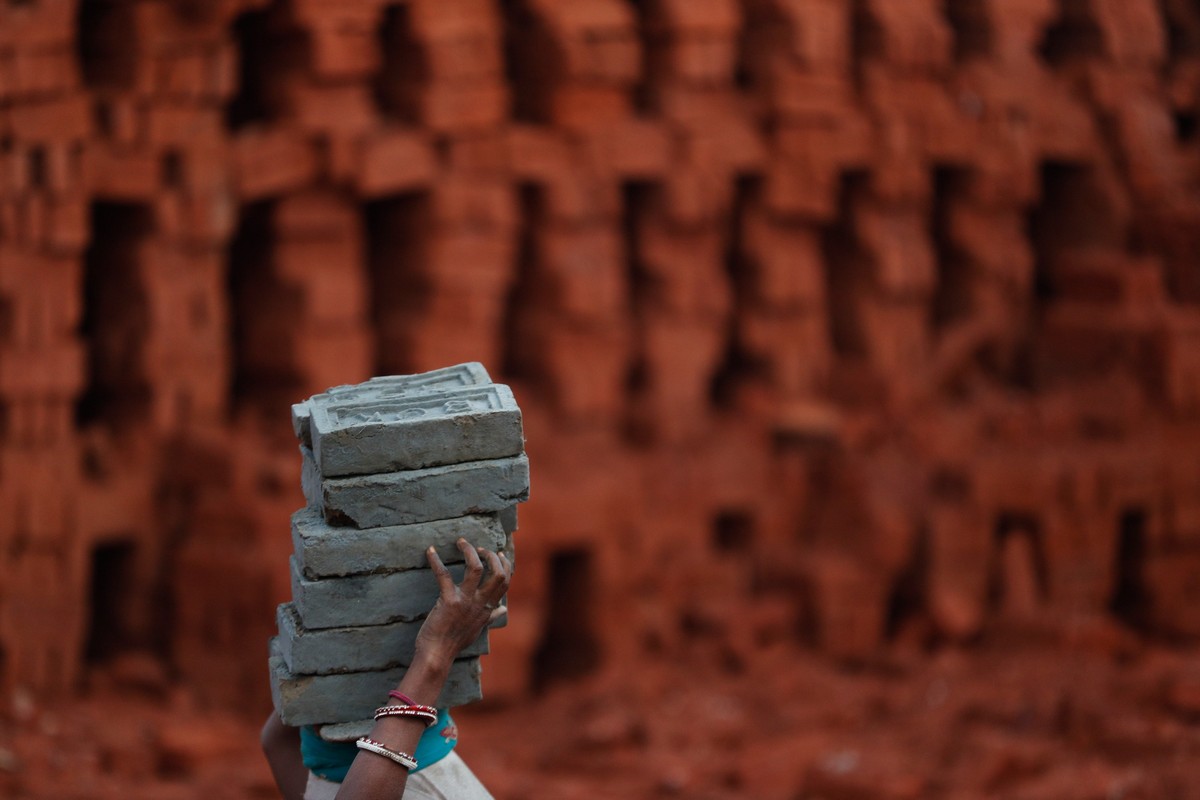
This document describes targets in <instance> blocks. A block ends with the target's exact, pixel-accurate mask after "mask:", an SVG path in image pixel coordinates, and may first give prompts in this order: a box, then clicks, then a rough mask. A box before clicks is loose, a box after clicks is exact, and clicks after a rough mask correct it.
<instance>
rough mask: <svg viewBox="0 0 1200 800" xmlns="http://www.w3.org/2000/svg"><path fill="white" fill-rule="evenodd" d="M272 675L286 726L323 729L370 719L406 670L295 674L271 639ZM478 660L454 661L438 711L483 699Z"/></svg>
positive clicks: (273, 697) (274, 695) (275, 699)
mask: <svg viewBox="0 0 1200 800" xmlns="http://www.w3.org/2000/svg"><path fill="white" fill-rule="evenodd" d="M268 664H269V667H270V671H271V700H272V702H273V703H274V704H275V710H276V711H277V712H279V717H280V719H282V720H283V722H284V724H285V725H292V726H297V725H322V724H325V723H334V722H354V721H356V720H362V719H367V718H369V717H371V716H372V715H373V714H374V712H375V709H376V708H378V707H379V706H381V705H383V704H384V703H385V702H387V693H388V692H389V691H390V690H392V689H394V688H396V685H397V684H398V683H399V682H400V679H401V678H403V677H404V673H405V668H404V667H395V668H393V669H389V670H380V671H373V672H347V673H342V674H340V675H297V674H294V673H292V672H291V671H290V670H288V668H287V664H285V663H284V661H283V657H282V656H281V655H280V654H279V650H278V643H277V642H276V641H275V640H274V639H272V640H271V655H270V658H269V660H268ZM480 675H481V667H480V664H479V659H478V658H467V659H462V660H459V661H455V662H454V664H453V666H451V668H450V677H449V679H448V680H447V681H446V685H445V686H444V687H443V689H442V693H441V695H440V696H439V697H438V699H437V706H438V707H439V708H452V707H454V706H461V705H466V704H467V703H473V702H475V701H476V700H479V699H480V698H482V697H483V689H482V686H481V685H480Z"/></svg>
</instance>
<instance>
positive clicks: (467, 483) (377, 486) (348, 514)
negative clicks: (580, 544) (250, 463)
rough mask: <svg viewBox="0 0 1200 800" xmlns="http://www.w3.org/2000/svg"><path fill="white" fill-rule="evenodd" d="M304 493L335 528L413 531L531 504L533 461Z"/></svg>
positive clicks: (346, 483) (331, 483)
mask: <svg viewBox="0 0 1200 800" xmlns="http://www.w3.org/2000/svg"><path fill="white" fill-rule="evenodd" d="M305 457H306V458H307V457H308V454H305ZM306 469H307V468H306ZM303 488H304V492H305V497H306V499H307V500H308V504H309V505H310V506H313V507H319V508H321V509H322V510H323V511H324V514H325V519H326V520H328V521H329V522H331V523H333V524H334V525H345V524H349V525H353V526H354V527H357V528H378V527H382V526H384V525H408V524H412V523H414V522H428V521H429V520H435V519H450V518H452V517H461V516H466V515H469V514H486V513H492V512H497V511H502V510H503V509H506V508H508V507H509V506H511V505H513V504H514V503H520V502H523V501H525V500H527V499H528V498H529V460H528V459H527V458H526V457H525V456H524V455H523V454H522V455H519V456H515V457H513V458H498V459H492V460H489V461H472V462H469V463H466V464H449V465H446V466H441V467H430V468H428V469H414V470H406V471H404V472H385V473H381V474H378V475H357V476H354V477H350V478H323V479H322V480H321V482H320V486H319V490H318V488H317V487H314V486H313V485H312V482H311V481H305V482H304V485H303Z"/></svg>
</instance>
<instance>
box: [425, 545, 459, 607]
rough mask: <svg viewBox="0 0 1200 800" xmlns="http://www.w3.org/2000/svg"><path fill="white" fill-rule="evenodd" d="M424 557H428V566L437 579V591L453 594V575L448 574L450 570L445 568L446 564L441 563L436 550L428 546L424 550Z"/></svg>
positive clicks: (443, 593)
mask: <svg viewBox="0 0 1200 800" xmlns="http://www.w3.org/2000/svg"><path fill="white" fill-rule="evenodd" d="M425 557H426V558H427V559H429V568H430V569H431V570H433V577H434V578H436V579H437V583H438V591H440V592H441V593H442V595H443V596H446V595H447V594H449V595H451V596H453V594H454V576H453V575H451V574H450V570H448V569H446V565H445V564H443V563H442V558H441V556H439V555H438V554H437V550H435V549H434V548H432V547H430V548H429V549H428V550H426V551H425Z"/></svg>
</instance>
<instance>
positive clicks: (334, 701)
mask: <svg viewBox="0 0 1200 800" xmlns="http://www.w3.org/2000/svg"><path fill="white" fill-rule="evenodd" d="M292 422H293V426H294V428H295V432H296V436H297V438H298V439H299V440H300V451H301V454H302V456H303V469H302V473H301V483H302V485H303V488H304V496H305V499H306V502H307V505H306V507H305V508H302V509H300V510H299V511H297V512H296V513H295V514H293V515H292V541H293V544H294V547H295V551H294V554H293V556H292V559H291V573H292V602H291V603H285V604H283V605H281V606H280V607H279V611H278V622H279V635H278V636H277V637H275V638H274V639H272V640H271V648H270V669H271V691H272V698H273V700H274V703H275V708H276V710H277V711H278V712H279V715H280V717H281V718H282V719H283V721H284V722H285V723H286V724H288V725H310V724H328V723H350V725H348V726H341V727H346V728H348V729H349V730H350V731H351V734H353V733H356V732H357V727H361V725H359V724H358V723H359V721H363V720H369V719H370V717H371V713H372V711H373V710H374V709H375V708H376V707H378V706H379V705H381V704H382V703H383V702H384V700H386V698H387V692H388V690H389V689H392V688H394V687H395V685H396V683H398V682H399V680H400V678H401V677H402V676H403V674H404V670H405V668H406V666H407V665H408V664H409V663H411V659H412V655H413V649H414V644H415V641H416V635H417V631H418V630H419V629H420V626H421V621H422V619H423V618H424V616H425V615H426V614H427V613H428V612H429V610H430V609H431V608H432V607H433V604H434V602H435V601H436V600H437V596H438V587H437V582H436V580H435V579H434V577H433V573H432V571H431V570H430V569H429V565H428V562H427V560H426V556H425V551H426V549H427V548H428V547H430V546H431V545H432V546H433V547H435V548H437V551H438V553H439V555H440V556H441V558H442V560H443V561H445V562H446V563H447V564H448V565H450V571H451V572H452V573H453V574H454V576H455V579H456V580H457V579H460V578H461V575H462V560H463V557H462V553H461V552H460V551H459V550H458V547H457V546H456V542H457V540H458V538H459V537H464V538H466V539H467V541H469V542H470V543H471V544H472V545H475V546H481V547H486V548H488V549H491V550H499V551H504V552H506V553H507V554H508V556H509V557H510V559H511V558H513V556H514V553H513V541H512V535H513V533H514V531H515V530H516V527H517V518H516V504H517V503H520V502H523V501H524V500H525V499H527V498H528V496H529V462H528V460H527V459H526V457H525V453H524V443H525V442H524V436H523V434H522V428H521V410H520V409H519V408H518V407H517V403H516V400H515V399H514V398H513V395H512V392H511V391H510V390H509V388H508V387H507V386H503V385H500V384H494V383H492V382H491V379H490V378H489V377H488V374H487V371H486V370H485V369H484V368H483V365H481V364H477V363H470V364H459V365H457V366H454V367H447V368H446V369H440V370H435V371H433V372H428V373H424V374H421V375H397V376H391V377H383V378H372V379H371V380H369V381H367V382H365V383H361V384H357V385H354V386H338V387H335V388H333V389H330V390H328V391H326V392H324V393H322V394H318V395H315V396H313V397H311V398H309V399H308V400H306V401H304V402H303V403H298V404H297V405H295V406H293V407H292ZM487 649H488V632H487V631H486V630H485V631H484V632H483V634H482V635H481V636H480V637H479V639H478V640H477V641H476V642H475V643H474V644H472V645H471V646H470V647H468V648H467V649H466V650H465V651H463V653H462V654H461V655H460V657H459V660H458V661H456V662H455V664H454V666H453V668H452V669H451V672H450V679H449V680H448V681H447V683H446V687H445V689H444V690H443V692H442V696H441V698H440V699H439V701H438V703H439V705H440V706H444V707H449V706H457V705H463V704H465V703H469V702H472V701H474V700H478V699H479V698H480V697H482V687H481V684H480V664H479V657H480V656H481V655H483V654H485V653H487ZM356 726H357V727H356ZM351 734H348V735H351Z"/></svg>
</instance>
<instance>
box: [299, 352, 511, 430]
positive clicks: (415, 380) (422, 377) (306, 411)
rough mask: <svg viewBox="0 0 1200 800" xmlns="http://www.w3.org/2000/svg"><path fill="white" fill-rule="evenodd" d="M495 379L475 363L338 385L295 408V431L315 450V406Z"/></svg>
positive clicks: (386, 396)
mask: <svg viewBox="0 0 1200 800" xmlns="http://www.w3.org/2000/svg"><path fill="white" fill-rule="evenodd" d="M491 382H492V379H491V377H489V376H488V373H487V370H486V369H484V366H483V364H480V363H479V362H477V361H471V362H468V363H465V364H456V365H454V366H452V367H445V368H443V369H435V370H433V371H431V372H422V373H419V374H417V375H386V376H380V377H375V378H371V379H370V380H368V381H366V382H365V383H357V384H348V385H344V386H334V387H333V388H332V389H328V390H326V391H324V392H322V393H321V394H317V395H313V396H312V397H310V398H309V399H308V400H305V401H303V402H301V403H296V404H295V405H293V406H292V429H293V430H294V431H295V433H296V438H297V439H299V440H300V443H301V444H303V445H305V446H306V447H312V434H311V427H310V425H311V420H312V404H313V403H314V401H315V402H316V403H337V402H361V401H363V400H370V399H372V398H373V399H378V400H386V399H388V398H397V397H408V396H411V395H415V394H420V393H422V392H440V391H445V390H447V389H456V388H462V387H466V386H486V385H487V384H489V383H491Z"/></svg>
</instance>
